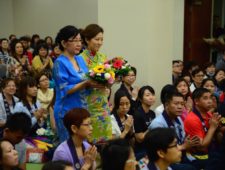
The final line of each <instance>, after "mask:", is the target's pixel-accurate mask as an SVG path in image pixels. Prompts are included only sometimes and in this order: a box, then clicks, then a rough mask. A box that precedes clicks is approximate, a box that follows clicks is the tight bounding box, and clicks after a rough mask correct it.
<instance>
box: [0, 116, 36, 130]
mask: <svg viewBox="0 0 225 170" xmlns="http://www.w3.org/2000/svg"><path fill="white" fill-rule="evenodd" d="M31 126H32V123H31V118H30V117H29V116H28V115H27V114H26V113H23V112H17V113H14V114H12V115H10V116H8V117H7V120H6V124H5V126H4V128H8V129H9V130H10V131H12V132H17V131H22V132H23V134H28V133H29V132H30V130H31Z"/></svg>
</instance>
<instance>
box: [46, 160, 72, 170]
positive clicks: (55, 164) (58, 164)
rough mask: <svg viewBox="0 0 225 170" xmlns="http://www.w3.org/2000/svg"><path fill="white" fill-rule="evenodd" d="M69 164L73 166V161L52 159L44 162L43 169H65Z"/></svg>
mask: <svg viewBox="0 0 225 170" xmlns="http://www.w3.org/2000/svg"><path fill="white" fill-rule="evenodd" d="M67 166H73V165H72V163H71V162H68V161H64V160H58V161H50V162H47V163H45V164H44V166H43V167H42V170H65V168H66V167H67Z"/></svg>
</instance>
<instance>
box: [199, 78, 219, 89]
mask: <svg viewBox="0 0 225 170" xmlns="http://www.w3.org/2000/svg"><path fill="white" fill-rule="evenodd" d="M208 81H211V82H213V84H214V85H215V86H216V81H215V80H214V79H212V78H205V79H203V81H202V85H201V87H203V86H204V85H205V83H207V82H208Z"/></svg>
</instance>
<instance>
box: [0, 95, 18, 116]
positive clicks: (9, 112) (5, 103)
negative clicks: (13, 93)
mask: <svg viewBox="0 0 225 170" xmlns="http://www.w3.org/2000/svg"><path fill="white" fill-rule="evenodd" d="M2 98H3V101H4V106H5V112H6V115H7V116H9V115H11V111H10V108H9V103H8V102H7V100H6V98H5V95H4V93H2ZM12 102H13V107H15V101H14V98H13V97H12Z"/></svg>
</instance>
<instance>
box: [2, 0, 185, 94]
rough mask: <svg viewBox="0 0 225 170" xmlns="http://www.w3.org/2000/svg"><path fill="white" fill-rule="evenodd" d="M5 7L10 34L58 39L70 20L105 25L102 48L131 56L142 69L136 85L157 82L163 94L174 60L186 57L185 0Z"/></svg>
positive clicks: (86, 0)
mask: <svg viewBox="0 0 225 170" xmlns="http://www.w3.org/2000/svg"><path fill="white" fill-rule="evenodd" d="M2 4H3V5H2ZM3 6H4V7H3ZM0 9H2V10H1V11H0V19H1V25H6V27H5V26H4V27H3V28H0V30H1V32H0V33H1V34H3V33H4V34H5V35H8V34H10V33H12V32H13V31H15V33H16V34H17V35H19V36H21V35H24V34H33V33H38V34H40V35H41V36H42V37H44V36H46V35H51V36H53V37H54V36H55V35H56V33H57V32H58V30H59V28H61V27H62V26H65V25H68V24H73V25H76V26H77V27H84V26H86V25H87V24H89V23H98V24H100V25H101V26H102V27H103V28H104V30H105V37H104V46H103V48H102V52H104V53H106V54H107V55H108V56H109V58H112V57H114V56H117V55H122V56H124V57H125V58H127V59H128V60H129V62H130V63H131V64H132V65H134V66H135V67H137V70H138V76H137V82H136V84H137V85H138V86H141V85H144V84H149V85H151V86H153V87H154V88H155V90H156V94H157V96H159V93H160V90H161V88H162V87H163V86H164V85H165V84H167V83H171V61H172V60H173V59H182V58H183V22H184V0H141V1H137V0H14V1H12V0H0ZM5 13H6V14H7V16H8V18H9V19H8V20H5V19H4V18H3V16H4V14H5ZM2 23H4V24H2Z"/></svg>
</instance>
